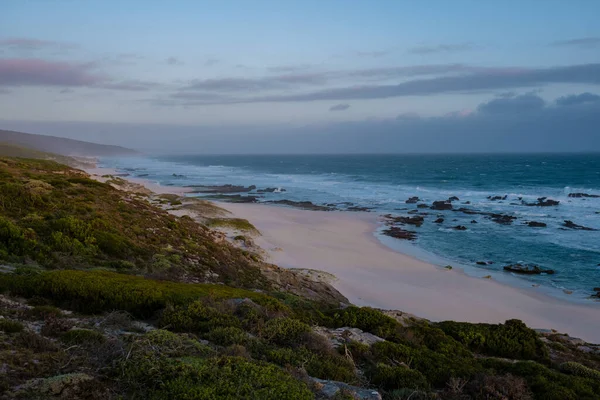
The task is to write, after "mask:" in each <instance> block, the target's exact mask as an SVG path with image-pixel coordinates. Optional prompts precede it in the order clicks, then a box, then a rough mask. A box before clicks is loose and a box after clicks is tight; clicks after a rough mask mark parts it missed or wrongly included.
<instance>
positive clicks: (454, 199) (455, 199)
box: [448, 196, 460, 202]
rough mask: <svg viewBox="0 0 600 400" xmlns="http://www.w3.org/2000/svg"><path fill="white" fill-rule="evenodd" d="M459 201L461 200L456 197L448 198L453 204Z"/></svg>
mask: <svg viewBox="0 0 600 400" xmlns="http://www.w3.org/2000/svg"><path fill="white" fill-rule="evenodd" d="M459 200H460V199H459V198H458V197H456V196H451V197H449V198H448V201H449V202H453V201H459Z"/></svg>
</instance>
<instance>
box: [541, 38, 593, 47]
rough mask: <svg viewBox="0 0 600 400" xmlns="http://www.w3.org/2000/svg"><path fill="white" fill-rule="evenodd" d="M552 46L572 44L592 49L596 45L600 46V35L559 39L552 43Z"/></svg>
mask: <svg viewBox="0 0 600 400" xmlns="http://www.w3.org/2000/svg"><path fill="white" fill-rule="evenodd" d="M552 45H553V46H559V47H560V46H574V47H581V48H585V49H593V48H596V47H600V37H585V38H578V39H570V40H559V41H557V42H554V43H552Z"/></svg>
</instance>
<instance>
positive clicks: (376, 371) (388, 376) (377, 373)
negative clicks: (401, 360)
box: [369, 363, 429, 390]
mask: <svg viewBox="0 0 600 400" xmlns="http://www.w3.org/2000/svg"><path fill="white" fill-rule="evenodd" d="M369 378H370V380H371V383H372V384H374V385H377V386H379V387H382V388H383V389H385V390H396V389H402V388H408V389H421V390H428V389H429V383H428V382H427V379H426V378H425V376H423V374H422V373H420V372H419V371H415V370H413V369H410V368H409V367H407V366H391V365H387V364H381V363H379V364H377V365H376V366H375V368H373V370H371V373H370V376H369Z"/></svg>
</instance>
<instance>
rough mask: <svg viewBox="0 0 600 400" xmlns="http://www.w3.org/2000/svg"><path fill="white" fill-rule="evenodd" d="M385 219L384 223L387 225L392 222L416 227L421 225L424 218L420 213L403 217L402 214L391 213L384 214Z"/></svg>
mask: <svg viewBox="0 0 600 400" xmlns="http://www.w3.org/2000/svg"><path fill="white" fill-rule="evenodd" d="M384 218H385V219H386V223H387V224H388V225H393V224H402V225H414V226H416V227H420V226H421V225H423V222H424V221H425V218H423V217H422V216H420V215H415V216H414V217H403V216H394V215H391V214H387V215H385V216H384Z"/></svg>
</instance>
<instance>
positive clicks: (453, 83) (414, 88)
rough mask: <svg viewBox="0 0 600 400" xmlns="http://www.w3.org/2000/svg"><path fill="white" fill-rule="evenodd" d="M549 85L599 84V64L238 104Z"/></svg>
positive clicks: (329, 91)
mask: <svg viewBox="0 0 600 400" xmlns="http://www.w3.org/2000/svg"><path fill="white" fill-rule="evenodd" d="M552 83H581V84H594V85H597V84H600V64H584V65H572V66H566V67H552V68H539V69H526V68H504V69H496V70H494V69H488V70H482V71H481V72H474V73H469V74H461V75H457V76H443V77H436V78H431V79H415V80H411V81H407V82H403V83H400V84H397V85H362V86H351V87H346V88H335V89H326V90H321V91H316V92H312V93H302V94H292V95H280V96H263V97H255V98H253V99H246V100H245V101H241V100H240V101H241V102H278V101H281V102H289V101H317V100H342V101H344V100H346V101H347V100H358V99H385V98H392V97H401V96H428V95H435V94H444V93H465V92H474V91H485V90H489V91H491V90H499V89H515V88H524V87H532V86H541V85H547V84H552Z"/></svg>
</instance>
